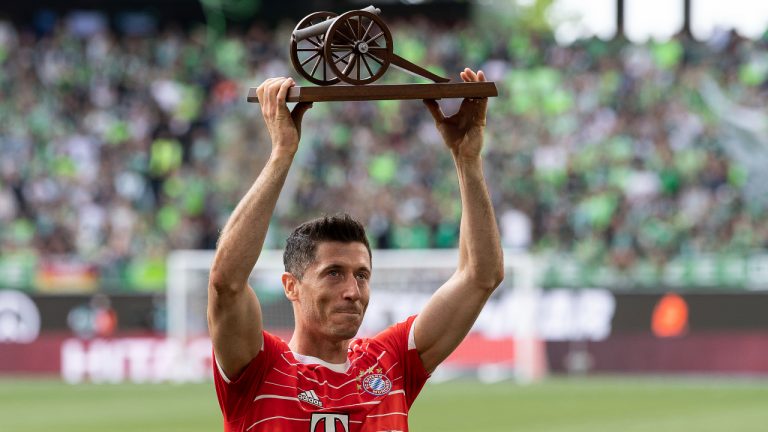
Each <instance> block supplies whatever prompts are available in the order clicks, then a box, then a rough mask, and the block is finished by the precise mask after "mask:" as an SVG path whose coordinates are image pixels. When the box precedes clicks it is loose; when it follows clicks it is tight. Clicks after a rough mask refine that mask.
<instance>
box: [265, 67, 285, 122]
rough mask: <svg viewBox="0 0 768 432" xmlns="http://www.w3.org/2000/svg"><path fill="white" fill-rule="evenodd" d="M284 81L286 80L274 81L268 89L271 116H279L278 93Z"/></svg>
mask: <svg viewBox="0 0 768 432" xmlns="http://www.w3.org/2000/svg"><path fill="white" fill-rule="evenodd" d="M283 80H285V78H282V77H281V78H278V79H276V80H274V81H272V82H271V83H270V84H269V87H268V88H267V104H268V105H267V106H268V108H269V114H270V115H271V116H272V117H274V116H275V115H276V114H277V110H278V103H277V92H278V91H280V85H281V84H282V83H283Z"/></svg>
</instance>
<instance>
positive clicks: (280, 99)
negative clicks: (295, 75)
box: [277, 78, 296, 111]
mask: <svg viewBox="0 0 768 432" xmlns="http://www.w3.org/2000/svg"><path fill="white" fill-rule="evenodd" d="M295 84H296V83H295V82H293V79H292V78H287V79H286V80H285V81H283V82H282V83H280V87H279V88H278V89H277V103H278V109H280V110H281V111H282V109H283V107H285V110H286V111H288V107H287V106H286V105H285V100H286V98H287V97H288V89H290V88H291V87H293V86H294V85H295Z"/></svg>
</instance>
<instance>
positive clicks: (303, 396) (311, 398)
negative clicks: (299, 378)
mask: <svg viewBox="0 0 768 432" xmlns="http://www.w3.org/2000/svg"><path fill="white" fill-rule="evenodd" d="M299 400H300V401H304V402H306V403H308V404H312V405H314V406H316V407H320V408H322V407H323V402H321V401H320V398H319V397H317V393H315V391H314V390H307V391H303V392H301V393H299Z"/></svg>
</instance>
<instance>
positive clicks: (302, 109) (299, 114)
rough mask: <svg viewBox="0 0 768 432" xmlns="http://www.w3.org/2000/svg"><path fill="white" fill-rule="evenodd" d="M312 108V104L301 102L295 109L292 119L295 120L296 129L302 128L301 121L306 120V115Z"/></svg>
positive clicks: (292, 112)
mask: <svg viewBox="0 0 768 432" xmlns="http://www.w3.org/2000/svg"><path fill="white" fill-rule="evenodd" d="M310 108H312V102H299V103H297V104H296V106H295V107H293V111H291V117H292V118H293V123H294V124H295V125H296V127H301V119H303V118H304V113H306V112H307V111H309V109H310Z"/></svg>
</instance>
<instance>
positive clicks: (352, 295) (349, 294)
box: [343, 276, 360, 302]
mask: <svg viewBox="0 0 768 432" xmlns="http://www.w3.org/2000/svg"><path fill="white" fill-rule="evenodd" d="M343 295H344V300H349V301H353V302H354V301H358V300H360V286H359V285H358V281H357V278H355V277H354V276H353V277H350V278H347V279H346V281H345V283H344V291H343Z"/></svg>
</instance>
